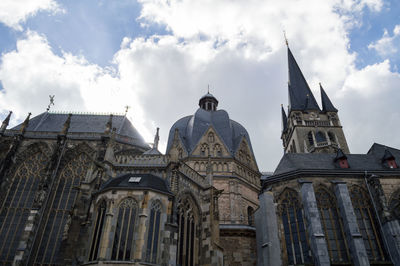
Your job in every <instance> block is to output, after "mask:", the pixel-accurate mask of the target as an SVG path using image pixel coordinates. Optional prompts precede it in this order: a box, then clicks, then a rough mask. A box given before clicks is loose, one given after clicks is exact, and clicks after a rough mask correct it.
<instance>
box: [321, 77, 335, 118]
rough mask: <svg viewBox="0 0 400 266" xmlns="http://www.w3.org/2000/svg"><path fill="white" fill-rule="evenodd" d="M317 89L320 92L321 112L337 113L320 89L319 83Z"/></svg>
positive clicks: (322, 89) (323, 91)
mask: <svg viewBox="0 0 400 266" xmlns="http://www.w3.org/2000/svg"><path fill="white" fill-rule="evenodd" d="M319 88H320V90H321V102H322V111H323V112H337V111H338V110H337V109H336V108H335V106H333V104H332V102H331V100H330V99H329V97H328V95H327V94H326V92H325V90H324V88H322V85H321V83H319Z"/></svg>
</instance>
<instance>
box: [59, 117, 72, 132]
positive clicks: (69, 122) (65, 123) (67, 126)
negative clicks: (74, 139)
mask: <svg viewBox="0 0 400 266" xmlns="http://www.w3.org/2000/svg"><path fill="white" fill-rule="evenodd" d="M71 117H72V114H68V117H67V120H65V122H64V126H63V129H62V130H61V134H60V135H63V136H65V135H67V133H68V130H69V126H70V125H71Z"/></svg>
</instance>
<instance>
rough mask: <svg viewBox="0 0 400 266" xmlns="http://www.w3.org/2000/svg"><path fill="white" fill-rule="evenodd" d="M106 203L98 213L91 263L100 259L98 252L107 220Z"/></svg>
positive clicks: (99, 208) (94, 229)
mask: <svg viewBox="0 0 400 266" xmlns="http://www.w3.org/2000/svg"><path fill="white" fill-rule="evenodd" d="M106 206H107V205H106V202H105V201H104V200H103V201H102V202H101V203H100V204H99V206H98V207H97V211H96V218H95V220H94V226H93V237H92V245H91V247H90V253H89V261H92V260H96V259H97V258H98V252H99V247H100V240H101V237H102V233H103V226H104V222H105V219H106Z"/></svg>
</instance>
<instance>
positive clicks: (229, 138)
mask: <svg viewBox="0 0 400 266" xmlns="http://www.w3.org/2000/svg"><path fill="white" fill-rule="evenodd" d="M210 126H212V127H213V128H214V129H215V131H216V132H217V134H218V135H219V137H220V138H221V139H222V141H223V142H224V143H225V145H226V147H227V148H228V150H229V152H230V153H231V155H232V156H234V155H235V152H236V151H237V149H238V147H239V144H240V142H241V140H242V138H245V139H246V140H247V142H248V143H249V146H250V149H251V151H252V152H253V149H252V146H251V142H250V136H249V134H248V133H247V130H246V129H245V128H244V127H243V126H242V125H241V124H239V123H238V122H235V121H233V120H231V119H229V115H228V113H227V112H226V111H225V110H218V111H206V110H204V109H201V108H199V109H197V111H196V113H195V114H194V115H190V116H186V117H183V118H181V119H179V120H178V121H177V122H175V124H174V125H173V126H172V127H171V129H170V131H169V137H168V144H167V153H168V151H169V150H170V149H171V147H172V142H173V140H174V132H175V129H176V128H177V129H178V130H179V136H180V138H181V140H182V142H183V144H184V146H185V149H186V151H187V152H188V153H189V154H190V153H191V152H192V151H193V149H194V148H195V147H196V145H197V144H198V142H199V140H200V138H201V137H202V136H203V134H204V133H205V131H206V130H207V129H208V128H209V127H210Z"/></svg>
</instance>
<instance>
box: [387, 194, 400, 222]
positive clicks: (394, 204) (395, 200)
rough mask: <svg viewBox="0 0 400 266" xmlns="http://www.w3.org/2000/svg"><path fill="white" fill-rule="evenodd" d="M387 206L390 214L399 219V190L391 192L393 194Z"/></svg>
mask: <svg viewBox="0 0 400 266" xmlns="http://www.w3.org/2000/svg"><path fill="white" fill-rule="evenodd" d="M389 207H390V210H391V212H392V215H393V216H394V217H395V218H396V219H397V220H400V190H397V191H396V192H395V193H393V196H392V197H391V199H390V204H389Z"/></svg>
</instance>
